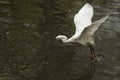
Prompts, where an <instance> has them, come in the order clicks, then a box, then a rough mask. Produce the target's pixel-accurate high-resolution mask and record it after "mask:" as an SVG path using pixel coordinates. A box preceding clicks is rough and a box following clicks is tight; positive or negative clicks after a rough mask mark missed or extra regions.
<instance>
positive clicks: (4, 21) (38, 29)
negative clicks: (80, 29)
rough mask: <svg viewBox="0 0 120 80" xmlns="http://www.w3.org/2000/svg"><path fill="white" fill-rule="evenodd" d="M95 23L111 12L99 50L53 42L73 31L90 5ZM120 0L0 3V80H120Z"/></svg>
mask: <svg viewBox="0 0 120 80" xmlns="http://www.w3.org/2000/svg"><path fill="white" fill-rule="evenodd" d="M86 2H89V3H91V4H92V5H93V6H94V8H95V15H94V18H93V21H95V20H98V19H100V18H101V17H103V16H105V15H107V14H110V15H111V16H110V18H109V20H108V21H106V22H105V23H104V24H103V25H102V26H101V27H100V29H99V30H98V31H97V32H96V34H95V38H96V52H97V53H98V54H104V57H103V59H102V60H101V61H100V62H98V63H93V62H92V63H91V60H90V59H89V58H86V56H89V53H90V52H89V48H87V47H84V46H82V45H77V44H73V45H65V44H63V43H62V42H60V41H55V39H54V38H55V37H56V36H57V35H58V34H64V35H67V36H68V37H70V36H71V35H73V33H74V30H75V29H74V23H73V17H74V14H75V13H76V12H77V11H78V10H79V9H80V8H81V7H82V6H83V5H84V4H85V3H86ZM119 6H120V0H100V1H98V0H91V1H90V0H79V1H75V0H69V1H67V0H66V1H65V0H56V1H52V0H0V80H99V79H100V80H111V79H112V80H119V79H120V77H119V74H120V63H119V60H120V58H119V57H120V54H119V53H120V49H119V48H120V42H119V41H120V28H119V25H120V8H119Z"/></svg>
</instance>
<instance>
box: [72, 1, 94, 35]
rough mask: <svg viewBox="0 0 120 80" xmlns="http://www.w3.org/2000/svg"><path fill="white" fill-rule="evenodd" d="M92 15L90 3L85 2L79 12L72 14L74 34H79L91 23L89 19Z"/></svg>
mask: <svg viewBox="0 0 120 80" xmlns="http://www.w3.org/2000/svg"><path fill="white" fill-rule="evenodd" d="M92 17H93V7H92V5H90V4H88V3H86V4H85V5H84V6H83V7H82V8H81V9H80V10H79V12H78V13H77V14H76V15H75V16H74V23H75V26H76V31H75V34H74V36H79V35H80V34H81V33H82V31H83V30H84V29H85V27H87V26H89V25H91V19H92Z"/></svg>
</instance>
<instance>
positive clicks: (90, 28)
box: [56, 3, 109, 59]
mask: <svg viewBox="0 0 120 80" xmlns="http://www.w3.org/2000/svg"><path fill="white" fill-rule="evenodd" d="M93 12H94V11H93V6H92V5H90V4H88V3H86V4H85V5H84V6H83V7H82V8H81V9H80V10H79V12H78V13H77V14H76V15H75V16H74V23H75V26H76V31H75V34H74V35H73V36H72V37H71V38H69V39H68V38H67V37H66V36H64V35H58V36H57V37H56V39H57V40H58V39H60V40H62V42H64V43H70V42H72V43H79V44H82V45H84V46H89V47H90V50H91V57H92V59H94V58H96V57H97V56H96V54H95V52H94V48H93V46H95V42H94V38H93V35H94V33H95V31H97V30H98V28H99V26H100V25H101V24H102V23H103V22H105V21H106V20H107V19H108V18H109V15H107V16H105V17H103V18H102V19H100V20H97V21H96V22H93V23H92V17H93Z"/></svg>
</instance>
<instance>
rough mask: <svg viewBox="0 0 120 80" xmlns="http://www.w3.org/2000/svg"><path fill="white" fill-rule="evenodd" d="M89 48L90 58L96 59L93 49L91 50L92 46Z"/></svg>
mask: <svg viewBox="0 0 120 80" xmlns="http://www.w3.org/2000/svg"><path fill="white" fill-rule="evenodd" d="M89 47H90V52H91V58H92V59H95V60H96V59H97V55H96V53H95V49H94V48H93V46H89Z"/></svg>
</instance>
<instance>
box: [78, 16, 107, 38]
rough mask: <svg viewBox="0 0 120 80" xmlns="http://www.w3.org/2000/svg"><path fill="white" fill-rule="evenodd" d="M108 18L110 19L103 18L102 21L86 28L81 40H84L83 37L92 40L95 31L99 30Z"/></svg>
mask: <svg viewBox="0 0 120 80" xmlns="http://www.w3.org/2000/svg"><path fill="white" fill-rule="evenodd" d="M108 18H109V15H107V16H105V17H103V18H101V19H100V20H97V21H96V22H94V23H92V24H91V25H90V26H88V27H86V28H85V29H84V30H83V32H82V34H81V36H80V38H83V37H85V38H90V37H92V36H93V35H94V33H95V31H97V30H98V28H99V26H100V25H101V24H102V23H103V22H105V21H106V20H107V19H108Z"/></svg>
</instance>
